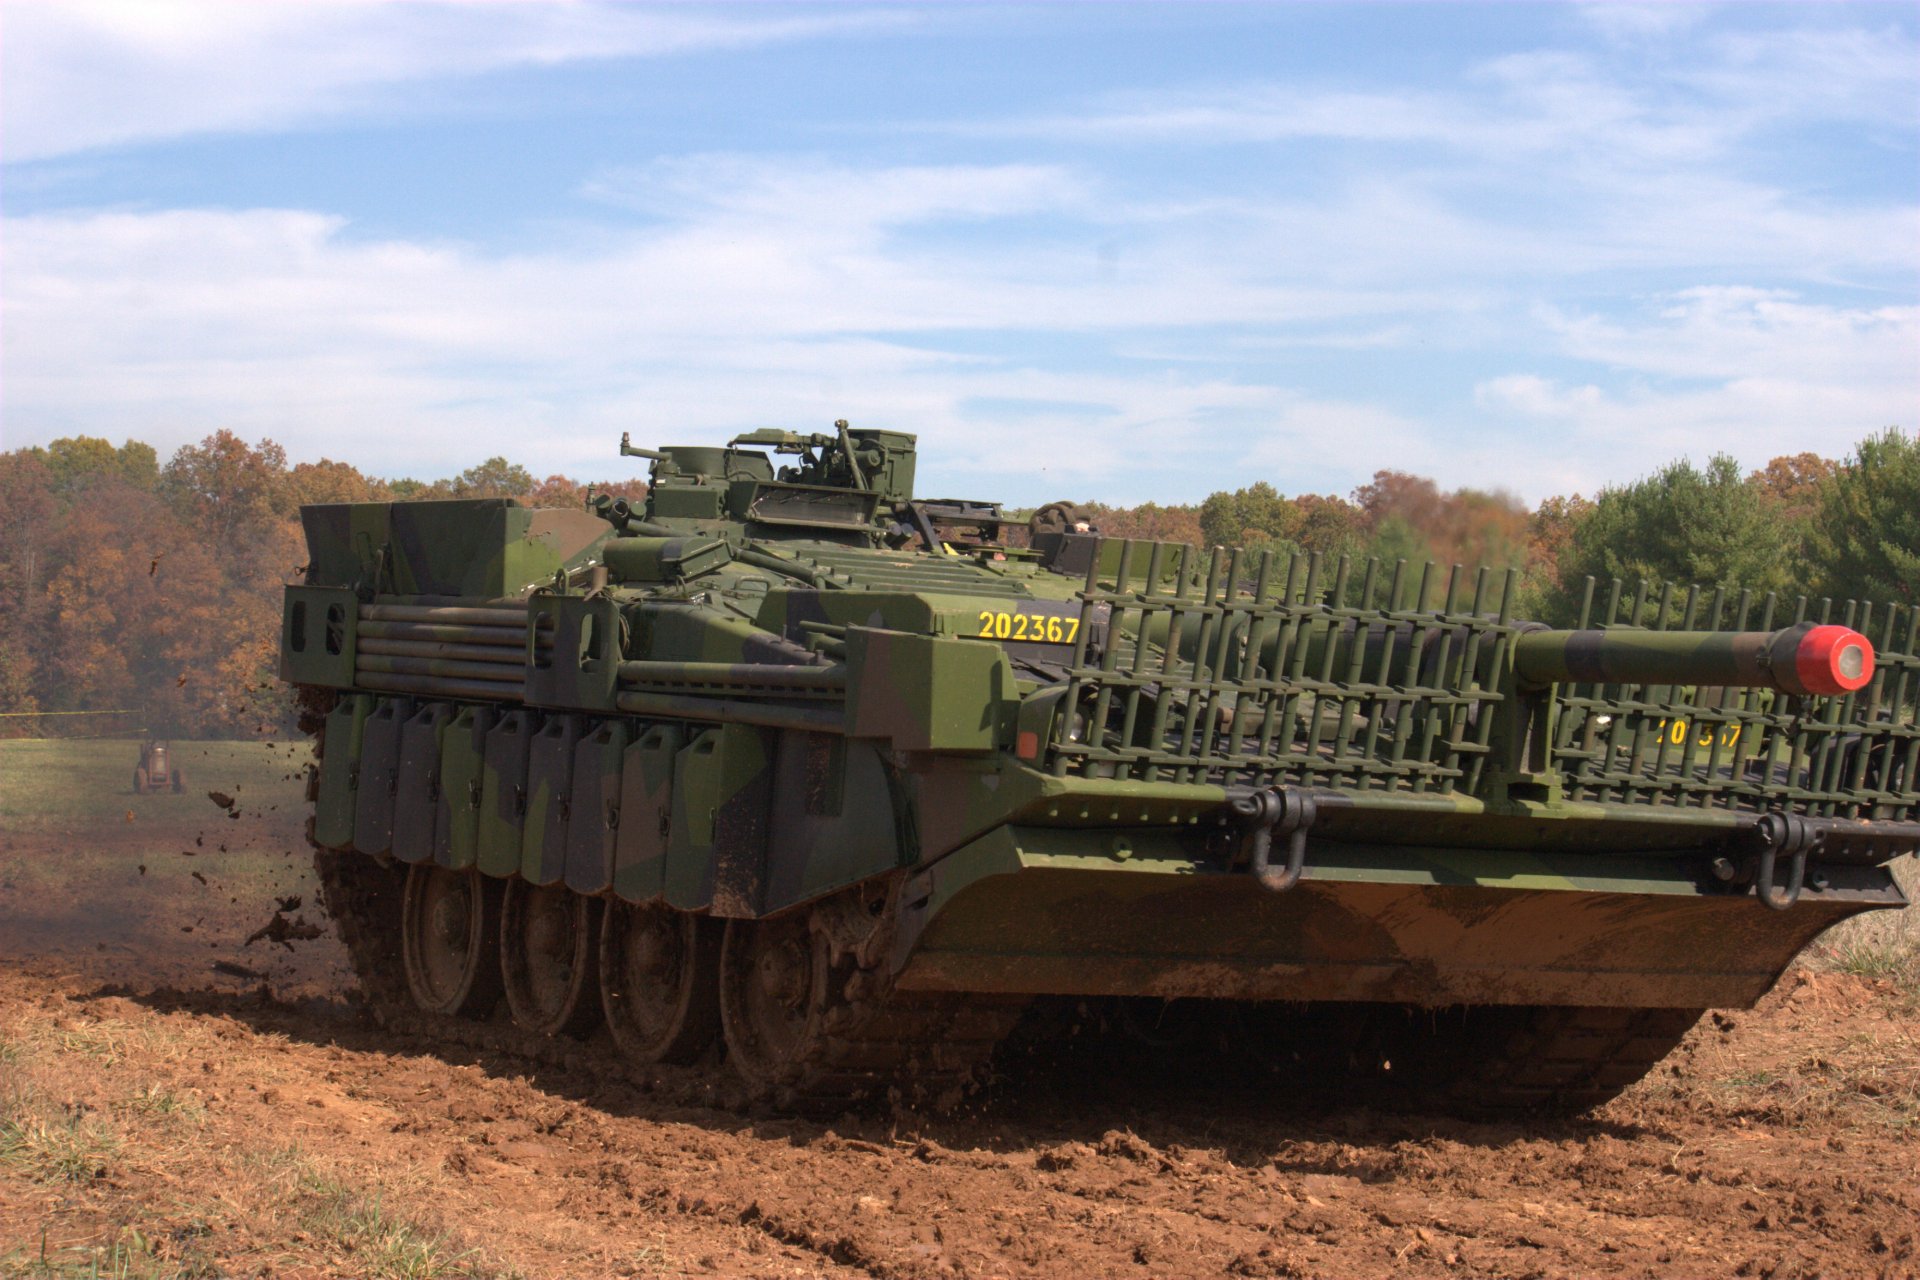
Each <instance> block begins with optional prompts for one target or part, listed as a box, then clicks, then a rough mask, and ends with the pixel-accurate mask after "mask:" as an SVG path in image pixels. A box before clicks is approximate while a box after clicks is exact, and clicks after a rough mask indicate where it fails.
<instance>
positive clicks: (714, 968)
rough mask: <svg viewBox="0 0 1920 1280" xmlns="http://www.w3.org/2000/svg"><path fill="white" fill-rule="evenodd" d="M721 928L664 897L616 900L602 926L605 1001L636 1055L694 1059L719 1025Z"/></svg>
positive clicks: (616, 1032) (619, 1035)
mask: <svg viewBox="0 0 1920 1280" xmlns="http://www.w3.org/2000/svg"><path fill="white" fill-rule="evenodd" d="M720 939H721V927H720V923H719V921H717V920H713V919H710V918H708V917H706V916H696V915H693V914H691V913H689V912H685V911H676V910H674V909H673V908H672V907H669V906H667V905H666V904H664V903H657V902H649V903H634V902H622V901H620V900H619V899H614V900H612V901H610V902H608V903H607V912H606V916H605V918H604V920H603V921H602V924H601V932H600V1001H601V1005H602V1007H603V1008H604V1009H605V1010H606V1015H607V1027H608V1028H609V1029H610V1030H611V1031H612V1032H613V1039H614V1042H615V1043H616V1044H618V1045H619V1046H620V1051H621V1052H622V1053H623V1054H625V1055H626V1056H627V1057H628V1058H631V1059H632V1060H633V1061H635V1062H680V1063H686V1062H692V1061H694V1060H696V1059H697V1058H699V1057H700V1055H701V1054H703V1053H705V1052H706V1050H707V1046H709V1045H711V1044H712V1043H713V1039H714V1036H715V1035H716V1034H717V1033H718V1032H719V1029H720V1006H719V973H720Z"/></svg>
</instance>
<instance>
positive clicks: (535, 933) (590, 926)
mask: <svg viewBox="0 0 1920 1280" xmlns="http://www.w3.org/2000/svg"><path fill="white" fill-rule="evenodd" d="M598 916H599V903H597V902H595V901H594V900H593V899H592V898H587V897H583V896H582V895H580V894H577V893H575V892H573V891H572V890H571V889H569V888H567V887H566V886H565V885H563V884H553V885H536V884H529V883H527V882H526V881H525V880H520V879H517V878H516V879H512V880H509V881H507V883H506V892H505V895H504V898H503V900H502V902H501V904H500V978H501V983H502V985H503V986H504V987H505V988H506V993H507V1008H508V1009H510V1010H512V1012H513V1020H514V1021H515V1022H517V1023H518V1024H520V1026H522V1027H524V1028H526V1029H527V1030H528V1031H532V1032H534V1033H535V1034H537V1035H543V1036H553V1035H560V1034H562V1033H564V1034H567V1035H574V1036H583V1035H586V1034H587V1033H588V1032H591V1031H592V1030H593V1024H594V1022H595V1021H596V1020H597V1019H598V1018H599V1015H600V1006H599V1003H598V1002H597V1001H596V1000H595V999H594V996H593V977H594V960H595V956H594V951H595V943H596V941H597V939H596V938H595V933H596V927H597V924H598Z"/></svg>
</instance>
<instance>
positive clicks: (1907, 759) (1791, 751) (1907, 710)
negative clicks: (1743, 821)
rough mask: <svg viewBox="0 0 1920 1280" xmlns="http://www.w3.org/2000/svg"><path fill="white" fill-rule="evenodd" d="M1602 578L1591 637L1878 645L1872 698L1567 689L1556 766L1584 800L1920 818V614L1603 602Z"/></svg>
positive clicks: (1659, 688)
mask: <svg viewBox="0 0 1920 1280" xmlns="http://www.w3.org/2000/svg"><path fill="white" fill-rule="evenodd" d="M1596 586H1597V584H1596V583H1594V582H1593V581H1592V580H1591V579H1589V580H1588V582H1587V584H1586V590H1585V593H1584V596H1583V599H1582V602H1581V607H1580V617H1579V622H1578V625H1579V626H1580V627H1582V628H1586V627H1612V626H1640V627H1644V628H1647V629H1648V630H1653V631H1669V630H1674V631H1687V630H1695V629H1699V630H1706V631H1722V630H1731V631H1769V630H1772V629H1773V628H1775V627H1784V626H1790V625H1792V624H1794V623H1799V622H1821V623H1826V622H1837V623H1840V624H1842V625H1844V626H1848V627H1852V628H1854V629H1855V630H1857V631H1859V632H1861V633H1862V634H1863V635H1865V636H1866V637H1867V638H1868V639H1870V640H1872V641H1873V645H1874V675H1873V680H1872V681H1871V682H1870V683H1869V684H1868V685H1867V687H1866V688H1864V689H1861V690H1859V691H1858V692H1856V693H1850V694H1846V695H1844V696H1840V697H1820V698H1795V697H1791V696H1789V695H1787V694H1782V693H1775V692H1773V691H1771V690H1766V689H1732V688H1713V687H1710V686H1709V687H1686V686H1674V685H1618V684H1580V683H1576V684H1565V685H1561V686H1559V690H1558V694H1557V697H1556V703H1557V710H1558V712H1559V714H1558V715H1557V716H1556V719H1555V733H1554V745H1553V760H1554V764H1555V766H1556V767H1557V768H1558V769H1559V771H1560V772H1561V774H1562V775H1563V777H1564V778H1565V781H1566V794H1567V797H1568V798H1569V799H1572V800H1600V801H1615V802H1619V803H1624V804H1639V805H1662V806H1668V807H1676V808H1695V809H1708V808H1731V809H1738V810H1744V811H1748V812H1759V811H1761V810H1765V809H1768V808H1772V807H1775V806H1779V805H1787V806H1790V807H1791V808H1793V809H1794V810H1795V811H1797V812H1800V813H1804V814H1806V815H1808V816H1809V817H1822V818H1868V819H1878V820H1887V821H1902V822H1912V821H1915V820H1920V802H1916V801H1915V799H1914V796H1915V793H1916V790H1917V789H1916V787H1915V778H1916V773H1915V769H1916V766H1917V765H1920V723H1916V720H1917V719H1920V717H1916V714H1915V702H1916V699H1920V611H1916V610H1915V608H1914V607H1913V606H1912V605H1897V604H1886V605H1876V604H1874V603H1872V602H1868V601H1856V600H1848V601H1843V602H1836V601H1833V600H1827V599H1819V600H1813V599H1809V598H1807V597H1805V596H1799V597H1795V598H1793V599H1792V600H1785V599H1782V598H1780V597H1779V596H1776V595H1774V594H1772V593H1768V594H1766V595H1762V596H1757V597H1756V596H1755V595H1754V594H1753V593H1752V592H1748V591H1738V592H1730V591H1728V590H1726V589H1725V588H1715V589H1711V590H1704V591H1703V590H1702V589H1701V588H1699V587H1687V588H1685V589H1684V590H1682V589H1680V588H1677V587H1676V586H1675V585H1674V584H1672V583H1660V582H1652V581H1646V582H1638V583H1635V584H1633V585H1632V586H1631V587H1630V588H1629V587H1627V586H1626V585H1625V584H1623V583H1621V582H1620V581H1618V580H1615V581H1613V582H1611V583H1609V584H1608V585H1607V589H1606V594H1605V596H1604V598H1603V599H1601V600H1599V601H1598V602H1596V596H1597V595H1598V592H1597V590H1596Z"/></svg>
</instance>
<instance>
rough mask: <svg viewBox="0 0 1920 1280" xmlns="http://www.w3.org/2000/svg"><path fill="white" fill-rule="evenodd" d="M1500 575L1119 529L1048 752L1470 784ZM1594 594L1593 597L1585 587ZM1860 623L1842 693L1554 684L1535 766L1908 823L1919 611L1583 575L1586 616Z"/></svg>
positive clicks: (1458, 787)
mask: <svg viewBox="0 0 1920 1280" xmlns="http://www.w3.org/2000/svg"><path fill="white" fill-rule="evenodd" d="M1517 588H1518V574H1517V572H1516V571H1514V570H1511V569H1509V570H1503V571H1497V572H1496V571H1493V570H1489V569H1486V568H1481V569H1478V570H1475V571H1471V572H1469V571H1467V570H1465V569H1463V568H1462V567H1460V566H1457V565H1456V566H1453V567H1452V568H1449V569H1445V570H1443V569H1441V568H1439V567H1438V566H1436V565H1434V564H1431V563H1429V564H1426V565H1424V566H1419V567H1414V566H1410V565H1408V564H1407V563H1406V562H1404V561H1398V562H1395V563H1393V564H1390V565H1389V564H1385V563H1383V562H1381V561H1378V560H1372V559H1368V560H1360V561H1355V560H1353V559H1350V558H1348V557H1344V556H1343V557H1338V558H1331V557H1323V556H1319V555H1276V554H1273V553H1271V552H1258V553H1245V552H1241V551H1228V550H1224V549H1219V548H1216V549H1214V550H1213V551H1211V552H1202V551H1199V550H1197V549H1195V548H1192V547H1189V546H1183V545H1177V544H1167V543H1147V542H1135V541H1122V542H1118V543H1110V544H1108V546H1107V547H1106V548H1105V551H1104V553H1103V555H1102V556H1101V557H1100V560H1099V563H1097V564H1096V565H1094V566H1093V567H1092V568H1091V569H1090V570H1089V572H1088V575H1087V581H1086V584H1085V587H1084V589H1083V591H1082V592H1081V595H1080V599H1081V623H1080V627H1079V629H1078V631H1077V633H1076V639H1075V642H1074V646H1073V652H1072V660H1071V665H1070V667H1069V668H1068V670H1067V673H1066V677H1067V679H1066V693H1065V696H1064V699H1063V706H1062V709H1061V712H1060V714H1058V715H1057V716H1056V717H1055V718H1054V722H1053V728H1052V732H1051V737H1050V740H1049V743H1048V753H1047V765H1048V767H1049V768H1050V770H1051V771H1052V772H1053V773H1054V774H1056V775H1060V776H1076V777H1088V778H1111V779H1119V780H1124V781H1133V782H1187V783H1192V782H1210V783H1218V784H1233V785H1248V786H1271V785H1294V786H1307V787H1313V788H1321V789H1331V790H1339V791H1348V792H1384V793H1406V794H1428V795H1434V796H1447V795H1461V796H1466V797H1474V798H1485V797H1486V796H1487V795H1488V794H1489V792H1490V790H1491V783H1492V782H1493V780H1494V779H1495V777H1496V776H1499V775H1500V773H1501V771H1502V770H1503V769H1504V770H1513V769H1518V768H1520V767H1522V763H1521V762H1520V761H1519V760H1511V761H1502V760H1501V759H1499V758H1498V757H1499V756H1500V754H1501V746H1502V744H1501V742H1500V741H1499V730H1498V728H1497V726H1498V725H1499V724H1500V723H1501V722H1502V721H1503V719H1505V720H1506V721H1507V722H1508V723H1509V725H1511V724H1512V723H1513V722H1514V721H1513V718H1510V717H1503V716H1502V715H1501V714H1500V713H1501V710H1502V708H1503V707H1509V706H1511V705H1512V704H1513V702H1514V700H1516V699H1518V698H1521V697H1523V696H1524V695H1523V694H1522V692H1521V691H1520V690H1519V689H1518V687H1517V686H1516V682H1515V680H1514V677H1513V674H1512V670H1511V667H1512V664H1511V661H1510V659H1509V655H1510V652H1511V648H1512V645H1513V643H1514V639H1515V637H1516V636H1517V635H1519V634H1520V633H1521V632H1523V631H1525V630H1528V629H1531V628H1533V627H1535V626H1537V624H1534V623H1529V622H1521V621H1517V620H1516V619H1514V617H1513V614H1512V610H1513V606H1514V603H1515V598H1516V595H1517ZM1597 597H1598V603H1597V601H1596V598H1597ZM1801 621H1818V622H1827V621H1834V622H1841V623H1844V624H1845V625H1849V626H1853V627H1855V628H1857V629H1859V630H1861V631H1862V632H1864V633H1866V634H1867V635H1868V636H1869V638H1871V639H1872V640H1873V642H1874V645H1875V648H1876V651H1877V658H1876V666H1875V674H1874V677H1873V680H1872V682H1871V683H1870V684H1869V685H1868V686H1867V687H1866V688H1865V689H1862V690H1860V691H1859V692H1858V693H1854V694H1849V695H1846V696H1844V697H1805V698H1801V697H1792V696H1790V695H1787V694H1783V693H1776V692H1773V691H1770V690H1761V689H1744V688H1741V689H1736V688H1714V687H1688V686H1674V685H1621V684H1605V685H1598V684H1591V683H1567V684H1561V685H1557V686H1554V688H1553V690H1552V693H1551V698H1552V708H1551V710H1552V714H1551V716H1550V717H1549V718H1548V724H1549V725H1550V734H1551V737H1550V741H1549V742H1548V743H1547V744H1546V746H1547V750H1546V752H1545V760H1544V761H1543V763H1544V765H1545V767H1546V768H1547V769H1548V770H1549V771H1550V772H1551V773H1553V774H1555V775H1557V776H1558V777H1559V779H1560V782H1561V786H1562V788H1563V794H1564V796H1565V798H1566V799H1568V800H1586V801H1598V802H1610V803H1624V804H1630V805H1637V806H1654V807H1666V808H1670V809H1681V808H1691V809H1710V808H1712V809H1736V810H1744V811H1749V812H1759V811H1763V810H1765V809H1767V808H1771V807H1775V806H1778V805H1781V804H1790V805H1792V806H1793V807H1794V808H1795V809H1796V810H1798V811H1800V812H1803V813H1806V814H1808V815H1810V816H1820V817H1848V818H1875V819H1888V820H1901V821H1913V820H1917V819H1920V804H1916V802H1915V801H1914V798H1913V797H1914V786H1913V780H1914V778H1915V776H1916V775H1915V769H1916V766H1917V765H1920V760H1917V759H1916V757H1920V726H1916V723H1915V721H1916V716H1915V701H1916V698H1917V697H1920V656H1916V654H1917V652H1920V635H1917V632H1920V615H1916V611H1915V610H1914V608H1913V607H1911V606H1875V605H1871V604H1864V603H1856V602H1846V603H1844V604H1842V605H1839V606H1837V607H1836V606H1835V604H1834V603H1833V602H1831V601H1825V600H1820V601H1810V600H1806V599H1799V600H1795V601H1792V602H1790V603H1789V602H1785V601H1782V600H1779V599H1777V598H1775V597H1773V596H1763V597H1757V598H1756V597H1754V596H1753V595H1751V593H1739V592H1728V591H1726V590H1724V589H1718V590H1706V591H1703V590H1701V589H1700V588H1686V589H1680V588H1676V587H1675V586H1673V585H1671V584H1661V583H1656V582H1642V583H1638V584H1635V585H1634V586H1632V587H1631V588H1627V587H1625V586H1623V584H1621V583H1619V582H1615V583H1612V584H1610V585H1609V586H1608V588H1607V590H1606V593H1605V595H1604V596H1600V593H1599V591H1598V588H1597V584H1592V583H1589V584H1588V587H1587V590H1586V592H1585V597H1584V600H1583V603H1582V606H1581V610H1580V617H1579V620H1578V626H1579V627H1580V628H1582V629H1585V628H1589V627H1617V626H1638V627H1642V628H1647V629H1653V630H1661V631H1666V630H1676V631H1677V630H1708V631H1721V630H1733V631H1746V630H1769V629H1772V628H1774V627H1783V626H1787V625H1791V624H1792V623H1796V622H1801Z"/></svg>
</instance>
